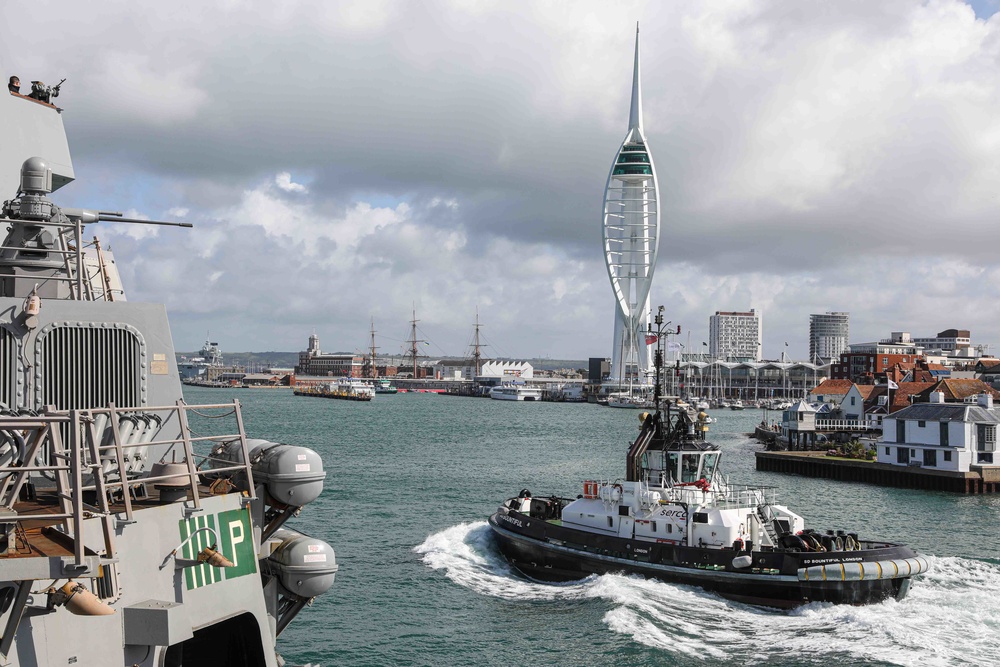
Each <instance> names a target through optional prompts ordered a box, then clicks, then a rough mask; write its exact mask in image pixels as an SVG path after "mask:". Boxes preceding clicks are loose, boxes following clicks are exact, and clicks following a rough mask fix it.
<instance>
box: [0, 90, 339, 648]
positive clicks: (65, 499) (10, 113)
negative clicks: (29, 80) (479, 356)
mask: <svg viewBox="0 0 1000 667" xmlns="http://www.w3.org/2000/svg"><path fill="white" fill-rule="evenodd" d="M55 92H57V91H54V90H49V89H48V88H45V87H44V86H39V89H38V90H36V91H34V92H33V95H34V96H33V97H28V96H23V95H19V94H17V93H14V92H11V93H10V94H9V95H0V121H2V126H3V127H4V128H5V133H4V134H5V137H6V138H5V141H4V143H3V145H2V146H0V191H2V192H5V193H7V192H9V193H10V194H11V195H14V196H13V198H12V199H9V200H8V201H5V202H3V205H2V209H0V218H2V220H0V222H2V225H3V227H4V228H5V229H6V230H7V233H6V238H5V239H4V240H3V241H2V243H0V663H2V664H3V665H12V666H27V665H74V664H76V665H102V666H110V665H122V666H126V665H129V666H133V667H135V666H141V667H154V666H157V667H162V666H179V665H184V666H185V667H194V666H196V665H213V666H224V665H241V666H243V665H248V666H252V667H277V666H278V665H286V664H287V663H286V662H285V661H284V660H283V659H282V658H281V656H279V655H278V654H277V652H276V642H277V638H278V636H279V635H280V634H281V633H282V631H283V630H284V629H285V628H286V627H287V626H288V624H289V623H290V622H291V621H292V619H294V618H295V616H296V614H298V613H299V611H300V610H302V609H303V608H304V607H305V606H306V605H307V604H308V603H310V602H311V601H312V600H313V598H315V597H316V596H318V595H320V594H322V593H324V592H325V591H326V590H327V589H329V588H330V587H331V585H332V584H333V581H334V576H335V573H336V571H337V563H336V558H335V554H334V552H333V549H332V548H331V547H330V545H329V544H327V543H326V542H324V541H322V540H318V539H314V538H311V537H308V536H306V535H303V534H301V533H298V532H295V531H293V530H290V529H288V528H285V527H284V524H285V522H286V521H287V520H288V519H289V518H291V517H293V516H295V515H297V514H298V513H299V511H300V510H301V509H302V507H303V506H305V505H307V504H309V503H310V502H311V501H313V500H315V499H316V498H317V497H318V496H319V494H320V492H321V491H322V489H323V480H324V478H325V476H326V473H325V472H324V470H323V462H322V460H321V459H320V457H319V455H318V454H316V452H314V451H312V450H309V449H306V448H304V447H296V446H292V445H288V444H279V443H275V442H269V441H264V440H251V439H248V438H247V436H246V433H245V431H244V428H243V424H244V422H243V416H242V409H241V407H240V404H239V402H238V401H232V402H229V403H219V404H215V405H188V404H187V403H185V401H184V397H183V394H182V392H181V381H180V376H179V373H178V368H177V363H176V354H175V350H174V345H173V342H172V340H171V336H170V327H169V324H168V322H167V315H166V311H165V309H164V308H163V306H161V305H158V304H149V303H137V302H132V301H128V300H126V298H125V294H124V290H122V289H121V282H120V277H119V275H118V271H117V268H116V266H115V264H114V262H113V261H112V260H111V257H110V255H109V254H108V253H107V251H106V250H102V248H101V246H100V243H99V241H98V240H97V239H94V240H93V241H91V240H89V239H87V238H85V237H84V234H83V229H84V226H85V225H86V224H89V223H95V222H98V221H109V222H118V223H127V224H158V225H163V224H177V223H158V222H153V221H142V220H130V219H127V218H123V217H122V216H121V214H119V213H108V212H102V211H90V210H85V209H79V208H65V207H61V206H58V205H56V203H55V202H53V201H52V200H51V199H49V194H51V193H52V192H54V191H55V190H57V189H58V188H60V187H61V186H63V185H65V184H66V183H69V182H70V181H72V180H73V178H74V177H75V174H74V172H73V167H72V162H71V159H70V151H69V145H68V143H67V141H66V133H65V130H64V128H63V122H62V109H59V108H57V107H56V106H55V105H53V104H51V102H50V100H51V98H52V97H54V96H55ZM180 226H190V225H183V224H181V225H180Z"/></svg>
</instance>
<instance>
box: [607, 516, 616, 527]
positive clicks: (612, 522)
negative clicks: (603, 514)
mask: <svg viewBox="0 0 1000 667" xmlns="http://www.w3.org/2000/svg"><path fill="white" fill-rule="evenodd" d="M614 527H615V519H614V517H610V516H609V517H608V528H614Z"/></svg>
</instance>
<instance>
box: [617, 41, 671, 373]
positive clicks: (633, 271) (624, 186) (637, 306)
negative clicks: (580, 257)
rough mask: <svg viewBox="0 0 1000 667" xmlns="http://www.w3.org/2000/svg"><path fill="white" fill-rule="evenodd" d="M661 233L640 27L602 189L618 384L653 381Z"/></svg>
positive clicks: (657, 187)
mask: <svg viewBox="0 0 1000 667" xmlns="http://www.w3.org/2000/svg"><path fill="white" fill-rule="evenodd" d="M659 232H660V217H659V186H658V185H657V182H656V169H655V168H654V166H653V156H652V154H651V153H650V152H649V146H648V144H647V143H646V135H645V134H644V133H643V129H642V95H641V92H640V88H639V27H638V25H636V29H635V66H634V70H633V73H632V104H631V109H630V111H629V126H628V131H627V132H626V133H625V138H624V139H623V140H622V143H621V146H620V147H619V149H618V151H617V153H615V158H614V160H613V161H612V163H611V171H610V173H609V174H608V182H607V186H606V188H605V191H604V219H603V237H604V261H605V264H606V265H607V267H608V277H609V278H610V279H611V288H612V290H613V291H614V294H615V300H616V307H615V334H614V341H613V350H612V357H611V383H612V384H613V385H614V384H616V385H618V386H619V387H627V386H633V385H635V384H639V385H644V384H651V376H650V373H651V371H652V366H653V360H652V348H650V347H649V346H647V345H646V340H645V336H646V332H647V328H648V323H649V313H650V308H649V289H650V286H651V285H652V282H653V270H654V269H655V268H656V253H657V246H658V242H659Z"/></svg>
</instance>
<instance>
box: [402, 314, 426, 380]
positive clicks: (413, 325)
mask: <svg viewBox="0 0 1000 667" xmlns="http://www.w3.org/2000/svg"><path fill="white" fill-rule="evenodd" d="M419 321H420V320H418V319H417V309H416V307H414V309H413V319H412V320H410V337H409V338H408V339H407V341H406V342H407V343H409V344H410V355H409V356H411V357H412V358H413V379H414V380H416V379H417V356H418V353H417V343H426V342H427V341H425V340H420V339H418V338H417V322H419Z"/></svg>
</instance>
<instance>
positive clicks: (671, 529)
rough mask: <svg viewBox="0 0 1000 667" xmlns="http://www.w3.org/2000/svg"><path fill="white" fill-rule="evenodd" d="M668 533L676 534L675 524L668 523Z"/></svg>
mask: <svg viewBox="0 0 1000 667" xmlns="http://www.w3.org/2000/svg"><path fill="white" fill-rule="evenodd" d="M667 532H668V533H672V532H674V524H672V523H668V524H667Z"/></svg>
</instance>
